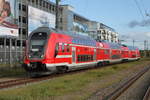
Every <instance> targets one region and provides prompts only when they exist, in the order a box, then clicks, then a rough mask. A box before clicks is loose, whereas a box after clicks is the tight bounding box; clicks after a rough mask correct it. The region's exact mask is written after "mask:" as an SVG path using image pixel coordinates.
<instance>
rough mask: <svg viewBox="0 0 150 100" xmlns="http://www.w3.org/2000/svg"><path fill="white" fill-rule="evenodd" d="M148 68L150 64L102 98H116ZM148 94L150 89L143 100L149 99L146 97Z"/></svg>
mask: <svg viewBox="0 0 150 100" xmlns="http://www.w3.org/2000/svg"><path fill="white" fill-rule="evenodd" d="M149 69H150V66H148V67H146V68H144V69H143V70H142V71H140V72H139V73H137V74H136V75H134V76H133V77H132V78H131V79H129V80H128V81H127V82H125V83H124V84H123V85H121V86H120V87H118V88H117V89H116V90H114V91H113V92H112V93H110V94H109V95H107V96H106V97H105V98H103V100H116V99H117V98H118V97H119V96H121V94H123V93H124V92H125V91H126V90H127V89H128V88H130V86H132V84H133V83H135V82H136V81H137V80H138V79H139V78H140V77H141V76H142V75H144V74H145V73H146V72H147V71H148V70H149ZM149 95H150V89H149V91H148V92H147V94H146V95H145V99H143V100H150V99H147V98H148V97H149Z"/></svg>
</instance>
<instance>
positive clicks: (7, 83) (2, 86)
mask: <svg viewBox="0 0 150 100" xmlns="http://www.w3.org/2000/svg"><path fill="white" fill-rule="evenodd" d="M100 68H102V67H91V68H89V69H80V70H75V71H70V72H67V73H61V74H60V73H59V74H52V75H49V76H44V77H37V78H20V79H14V80H8V81H2V82H0V90H2V89H7V88H13V87H17V86H21V85H27V84H29V83H36V82H41V81H46V80H50V79H52V78H56V77H61V76H64V75H68V74H76V73H81V72H85V71H87V70H94V69H100Z"/></svg>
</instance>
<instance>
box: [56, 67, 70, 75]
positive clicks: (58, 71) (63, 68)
mask: <svg viewBox="0 0 150 100" xmlns="http://www.w3.org/2000/svg"><path fill="white" fill-rule="evenodd" d="M56 68H57V73H65V72H67V70H68V67H67V66H57V67H56Z"/></svg>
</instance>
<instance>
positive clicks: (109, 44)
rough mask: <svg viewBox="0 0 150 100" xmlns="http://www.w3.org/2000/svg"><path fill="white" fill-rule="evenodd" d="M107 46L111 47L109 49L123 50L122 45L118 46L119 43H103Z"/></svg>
mask: <svg viewBox="0 0 150 100" xmlns="http://www.w3.org/2000/svg"><path fill="white" fill-rule="evenodd" d="M103 43H105V44H107V45H108V46H109V48H112V49H121V45H120V44H118V43H111V42H106V41H105V42H103Z"/></svg>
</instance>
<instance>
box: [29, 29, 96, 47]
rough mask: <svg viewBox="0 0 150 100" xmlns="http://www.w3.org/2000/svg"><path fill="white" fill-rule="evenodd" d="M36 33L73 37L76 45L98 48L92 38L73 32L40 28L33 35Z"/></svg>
mask: <svg viewBox="0 0 150 100" xmlns="http://www.w3.org/2000/svg"><path fill="white" fill-rule="evenodd" d="M35 32H46V33H48V34H51V32H54V33H58V34H65V35H68V36H71V37H72V42H73V43H75V44H80V45H86V46H96V41H95V40H94V39H92V38H91V37H89V36H86V35H81V34H77V33H73V32H64V31H60V30H56V29H53V28H49V27H39V28H37V29H36V30H34V31H33V32H32V33H31V34H33V33H35Z"/></svg>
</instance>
